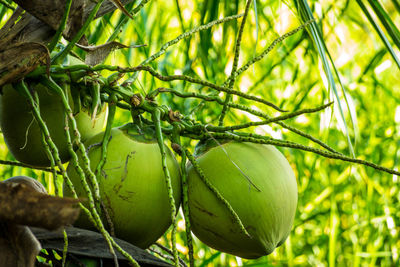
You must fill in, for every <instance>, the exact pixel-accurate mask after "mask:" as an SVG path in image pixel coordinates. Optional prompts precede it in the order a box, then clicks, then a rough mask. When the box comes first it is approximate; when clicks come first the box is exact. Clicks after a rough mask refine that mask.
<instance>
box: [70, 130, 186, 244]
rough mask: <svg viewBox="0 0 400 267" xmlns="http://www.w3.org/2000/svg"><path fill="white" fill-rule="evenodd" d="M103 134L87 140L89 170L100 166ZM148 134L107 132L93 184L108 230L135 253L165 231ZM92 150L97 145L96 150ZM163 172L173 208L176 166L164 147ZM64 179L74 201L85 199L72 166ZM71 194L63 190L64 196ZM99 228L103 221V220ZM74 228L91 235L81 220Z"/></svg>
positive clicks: (161, 183)
mask: <svg viewBox="0 0 400 267" xmlns="http://www.w3.org/2000/svg"><path fill="white" fill-rule="evenodd" d="M103 135H104V133H100V134H98V135H96V136H94V137H93V138H91V139H89V140H88V141H87V142H86V143H85V145H86V147H87V148H89V153H88V157H89V159H90V163H91V168H92V170H94V169H95V168H96V166H97V164H98V162H99V161H100V156H101V146H99V144H100V143H101V142H102V140H103ZM154 136H155V135H154V131H152V129H139V128H138V127H137V126H136V125H134V124H126V125H124V126H122V127H119V128H113V129H112V130H111V137H110V139H109V143H108V147H107V158H106V162H105V165H104V167H103V170H102V172H101V174H100V175H99V177H97V179H98V183H99V187H100V196H101V199H102V201H103V203H104V205H105V207H106V209H107V211H108V214H109V216H110V218H111V221H112V223H113V226H114V230H115V235H116V236H117V237H118V238H120V239H123V240H126V241H128V242H130V243H132V244H133V245H136V246H138V247H140V248H147V247H148V246H150V245H151V244H153V243H154V242H155V241H157V239H158V238H160V237H161V236H162V235H163V234H164V232H165V231H166V230H167V229H168V227H169V226H170V225H171V212H170V204H169V198H168V190H167V186H166V181H165V176H164V171H163V168H162V164H161V154H160V149H159V146H158V143H157V140H156V139H155V138H154ZM96 144H97V145H96ZM165 150H166V160H167V167H168V170H169V173H170V175H171V179H172V187H173V192H174V194H173V197H174V199H175V204H176V207H177V208H178V207H179V205H180V199H181V180H180V172H179V165H178V163H177V161H176V159H175V157H174V155H173V154H172V152H171V151H170V150H169V149H168V148H167V147H165ZM67 172H68V175H69V177H70V179H71V181H72V183H73V184H74V186H75V189H76V192H77V194H78V196H79V197H81V198H84V197H86V194H85V191H84V190H83V187H82V184H81V181H80V177H79V175H78V174H77V172H76V170H75V168H74V166H73V164H69V166H68V168H67ZM70 194H71V193H70V192H69V191H68V190H67V188H65V190H64V195H67V196H68V195H70ZM103 222H104V224H105V225H108V223H107V220H106V219H105V218H103ZM75 225H76V226H78V227H81V228H85V229H93V225H92V224H91V222H90V221H89V220H88V219H87V218H86V215H82V216H81V217H80V218H79V219H78V221H77V222H76V223H75Z"/></svg>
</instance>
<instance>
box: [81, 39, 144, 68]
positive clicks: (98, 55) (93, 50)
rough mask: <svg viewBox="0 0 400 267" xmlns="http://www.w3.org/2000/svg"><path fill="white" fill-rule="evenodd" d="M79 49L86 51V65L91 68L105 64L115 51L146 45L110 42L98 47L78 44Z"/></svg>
mask: <svg viewBox="0 0 400 267" xmlns="http://www.w3.org/2000/svg"><path fill="white" fill-rule="evenodd" d="M76 46H77V47H79V48H81V49H82V50H84V51H86V52H87V54H86V58H85V63H86V64H87V65H90V66H95V65H97V64H100V63H103V62H104V60H105V59H106V57H107V56H108V55H109V54H110V53H111V52H112V51H114V50H117V49H123V48H138V47H142V46H145V45H129V46H128V45H124V44H121V43H119V42H115V41H114V42H109V43H105V44H102V45H97V46H84V45H80V44H76Z"/></svg>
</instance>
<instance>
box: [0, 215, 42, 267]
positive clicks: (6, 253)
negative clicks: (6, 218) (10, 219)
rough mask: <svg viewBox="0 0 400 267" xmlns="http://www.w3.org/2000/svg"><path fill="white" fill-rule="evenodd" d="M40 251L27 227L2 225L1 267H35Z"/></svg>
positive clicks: (0, 244) (0, 236)
mask: <svg viewBox="0 0 400 267" xmlns="http://www.w3.org/2000/svg"><path fill="white" fill-rule="evenodd" d="M40 250H41V246H40V243H39V241H38V240H37V239H36V237H35V236H34V235H33V234H32V232H31V230H30V229H29V228H28V227H27V226H22V225H14V224H12V223H4V222H3V223H0V266H15V267H33V266H34V264H35V260H36V256H37V255H38V253H39V251H40Z"/></svg>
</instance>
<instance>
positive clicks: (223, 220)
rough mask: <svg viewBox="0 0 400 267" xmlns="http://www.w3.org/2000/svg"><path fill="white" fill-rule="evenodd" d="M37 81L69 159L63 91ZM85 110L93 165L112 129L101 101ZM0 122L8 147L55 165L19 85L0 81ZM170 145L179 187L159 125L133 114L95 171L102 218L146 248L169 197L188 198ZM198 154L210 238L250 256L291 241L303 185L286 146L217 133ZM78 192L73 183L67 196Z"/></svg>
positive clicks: (167, 211) (76, 178)
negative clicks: (143, 122) (233, 138)
mask: <svg viewBox="0 0 400 267" xmlns="http://www.w3.org/2000/svg"><path fill="white" fill-rule="evenodd" d="M70 61H71V62H72V63H71V62H70V63H71V64H82V63H83V62H82V61H80V60H78V59H76V58H72V59H71V58H70ZM29 87H30V89H31V90H33V91H34V92H36V93H37V96H38V100H39V107H40V113H41V116H42V118H43V120H44V122H45V123H46V125H47V128H48V130H49V132H50V136H51V138H52V140H53V142H54V143H55V145H56V147H57V149H58V153H59V155H60V159H61V161H62V162H63V163H64V162H67V161H68V160H69V159H70V148H71V147H70V144H68V143H67V141H66V137H65V130H66V129H67V127H66V125H65V108H64V105H63V103H62V100H61V99H60V97H59V96H58V95H57V94H56V93H55V92H53V91H51V90H50V89H49V88H46V87H45V86H44V85H42V84H40V83H37V84H29ZM65 89H66V94H67V96H68V99H69V101H70V100H71V101H70V106H71V107H72V109H73V110H74V107H75V106H74V105H75V102H74V101H73V100H74V99H75V98H74V97H73V95H74V94H75V96H76V94H77V91H76V90H77V89H76V88H74V86H73V85H71V86H67V87H66V88H65ZM74 90H75V91H74ZM79 99H80V98H79ZM131 101H132V103H131V104H132V105H134V106H136V107H138V106H140V105H141V104H142V101H143V99H142V98H141V97H139V95H135V96H134V97H132V99H131ZM160 108H163V107H160ZM78 110H79V111H78V112H74V114H73V115H74V117H75V120H76V123H77V128H78V131H79V132H80V135H81V140H82V141H83V142H84V145H85V147H86V148H87V156H88V158H89V161H90V168H91V169H92V170H96V169H97V166H98V164H99V162H100V161H101V160H102V159H103V156H104V155H103V154H102V150H103V148H102V146H101V145H99V144H102V142H103V139H104V135H105V132H102V131H103V129H104V126H105V122H106V120H107V119H106V113H107V110H106V107H105V106H104V108H103V107H102V108H100V109H99V110H97V106H96V109H95V110H96V112H95V115H93V112H91V111H92V110H90V109H88V108H85V107H83V108H82V109H80V108H79V109H78ZM164 111H165V116H166V115H168V116H169V117H168V118H169V120H170V121H173V122H179V121H180V120H181V115H180V114H179V113H178V112H173V111H172V110H170V109H168V108H166V107H164ZM0 127H1V129H2V132H3V135H4V140H5V142H6V144H7V146H8V148H9V150H10V152H11V153H12V154H13V155H14V157H15V158H16V159H17V160H18V161H20V162H23V163H25V164H28V165H31V166H35V167H49V166H50V165H51V162H50V160H49V159H48V154H47V153H48V150H46V148H45V146H44V145H43V135H42V131H41V129H40V127H39V125H38V123H37V121H36V120H35V119H34V117H33V114H32V111H31V107H30V106H29V105H28V104H27V102H26V99H25V97H23V96H22V95H20V94H19V93H18V92H17V91H16V90H15V89H14V88H13V87H12V85H6V86H3V88H2V94H1V95H0ZM68 128H69V131H70V135H71V136H72V137H73V136H75V133H73V132H72V129H71V127H68ZM164 146H165V145H164ZM171 147H172V149H173V150H174V151H175V152H176V153H177V154H180V155H181V154H182V151H183V150H182V147H181V146H180V144H177V143H174V142H173V143H172V145H171ZM164 150H165V152H166V153H165V158H166V165H167V170H168V171H169V174H170V177H171V186H172V192H173V193H172V196H171V195H170V191H169V189H168V186H167V184H168V183H167V182H166V181H167V180H166V175H165V172H164V170H163V164H162V155H161V153H160V147H159V143H158V141H157V139H156V134H155V129H154V127H153V126H143V125H141V126H139V125H137V124H134V123H128V124H126V125H123V126H121V127H116V128H113V129H111V132H110V138H109V141H108V145H107V153H106V157H105V164H104V165H103V167H102V169H101V172H100V173H97V175H96V179H97V183H98V185H99V190H100V199H101V201H102V203H95V204H96V205H97V207H98V208H99V209H98V211H99V212H100V216H101V219H102V221H103V224H104V225H105V226H106V228H108V229H109V230H112V231H113V232H114V233H115V235H116V237H118V238H120V239H123V240H126V241H128V242H130V243H132V244H134V245H136V246H138V247H140V248H147V247H149V246H150V245H151V244H153V243H154V242H156V241H157V240H158V239H159V238H160V237H161V236H162V235H163V234H164V233H165V232H166V231H167V229H168V228H169V227H170V225H171V223H172V219H171V218H172V217H173V216H171V204H170V201H171V199H172V198H173V199H174V203H175V206H176V210H178V208H179V206H180V203H181V190H182V187H183V186H182V184H181V183H182V181H181V173H180V172H181V171H182V170H180V168H179V165H178V162H177V160H176V158H175V156H174V154H173V152H172V151H171V150H170V149H169V148H168V147H167V146H165V149H164ZM78 154H79V153H78ZM78 156H79V162H78V163H79V165H80V166H83V165H82V164H84V160H83V159H82V157H81V156H82V155H78ZM195 158H196V162H197V164H198V167H199V168H197V167H194V166H193V165H192V164H191V163H188V164H187V166H186V171H187V174H188V208H189V219H190V223H191V226H192V231H193V233H194V234H195V235H196V236H197V237H198V238H199V239H200V240H201V241H202V242H203V243H205V244H206V245H208V246H210V247H212V248H214V249H216V250H219V251H222V252H226V253H230V254H233V255H236V256H239V257H242V258H249V259H253V258H258V257H261V256H264V255H268V254H270V253H272V252H273V251H274V249H275V248H276V247H278V246H280V245H281V244H283V242H284V241H285V240H286V238H287V237H288V235H289V233H290V230H291V228H292V226H293V221H294V216H295V212H296V206H297V198H298V192H297V183H296V178H295V175H294V173H293V170H292V169H291V167H290V165H289V163H288V161H287V160H286V158H285V157H284V156H283V154H282V153H281V152H279V150H277V149H276V148H275V147H273V146H270V145H262V144H254V143H247V142H242V143H239V142H231V141H226V140H221V141H219V142H216V140H215V139H210V140H206V141H201V142H200V143H199V144H198V145H197V146H196V150H195ZM85 162H86V161H85ZM195 165H196V164H195ZM200 173H201V175H200ZM67 174H68V176H69V178H70V180H71V181H72V183H73V185H74V188H75V191H76V193H77V195H78V197H79V198H80V199H81V200H82V201H83V203H84V205H86V206H87V207H88V206H89V203H88V202H87V201H86V202H85V200H87V199H89V198H88V196H87V192H86V190H85V189H84V185H83V184H84V183H83V182H82V180H81V179H82V177H81V176H80V175H79V173H78V172H77V170H76V168H75V164H72V163H70V164H69V165H68V168H67ZM15 179H19V180H21V179H22V178H15ZM204 179H207V180H208V182H209V184H210V185H211V186H212V187H213V188H214V189H213V190H211V188H210V186H207V184H206V183H205V182H204ZM22 180H24V179H22ZM89 184H90V183H89ZM92 189H93V188H92ZM213 191H214V192H213ZM215 191H218V193H219V194H220V196H222V198H223V199H224V201H226V202H225V203H224V201H222V200H221V198H219V197H217V194H216V193H215ZM72 195H73V194H72V192H71V191H70V190H69V189H68V188H66V187H65V188H64V196H72ZM226 203H229V204H228V205H227V204H226ZM228 206H229V207H228ZM233 213H236V215H237V216H236V217H235V216H233ZM86 216H87V215H86V214H85V213H81V215H80V217H79V219H78V220H77V221H76V223H75V226H78V227H81V228H85V229H90V230H96V229H95V227H94V226H93V224H92V222H91V221H90V220H89V218H87V217H86ZM238 218H239V219H238ZM242 226H244V229H243V228H242ZM244 230H245V231H244ZM246 232H247V233H246Z"/></svg>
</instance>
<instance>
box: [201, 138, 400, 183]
mask: <svg viewBox="0 0 400 267" xmlns="http://www.w3.org/2000/svg"><path fill="white" fill-rule="evenodd" d="M205 137H207V136H206V135H204V136H203V138H205ZM213 137H214V138H216V139H224V140H234V141H238V142H251V143H256V144H267V145H274V146H281V147H289V148H295V149H299V150H303V151H307V152H312V153H315V154H318V155H321V156H323V157H325V158H331V159H339V160H342V161H347V162H351V163H356V164H360V165H365V166H368V167H371V168H374V169H376V170H379V171H383V172H387V173H390V174H395V175H397V176H400V172H399V171H396V170H392V169H389V168H386V167H383V166H380V165H378V164H375V163H373V162H370V161H366V160H362V159H356V158H351V157H348V156H346V155H344V154H342V153H338V152H331V151H325V150H321V149H318V148H314V147H309V146H305V145H302V144H298V143H295V142H290V141H285V140H279V139H275V138H272V137H266V136H262V135H255V134H247V133H213Z"/></svg>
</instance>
